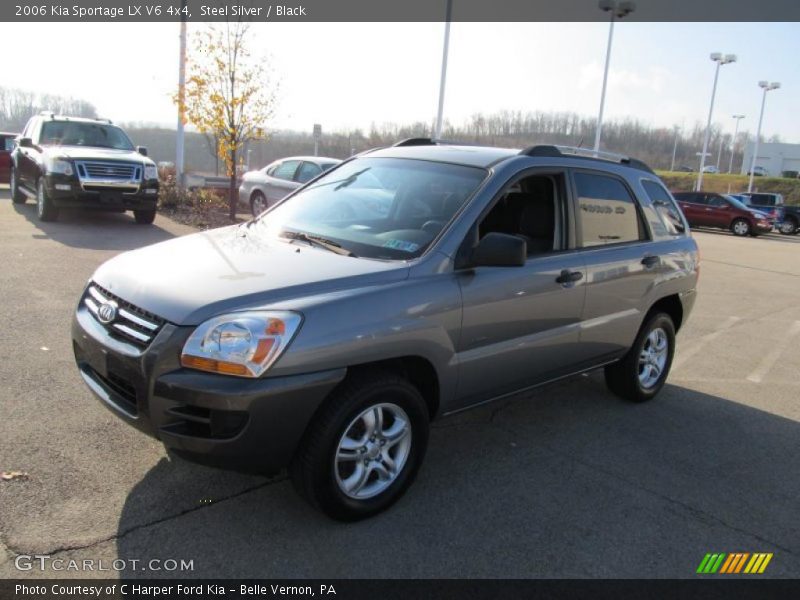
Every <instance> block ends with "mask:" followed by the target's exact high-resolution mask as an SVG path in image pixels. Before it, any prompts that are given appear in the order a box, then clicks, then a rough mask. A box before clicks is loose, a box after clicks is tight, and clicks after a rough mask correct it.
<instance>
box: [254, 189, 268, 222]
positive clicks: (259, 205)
mask: <svg viewBox="0 0 800 600" xmlns="http://www.w3.org/2000/svg"><path fill="white" fill-rule="evenodd" d="M267 208H269V204H268V203H267V197H266V196H265V195H264V194H262V193H261V192H259V191H255V192H253V195H252V196H250V212H252V213H253V216H254V217H257V216H258V215H260V214H261V213H262V212H264V211H265V210H267Z"/></svg>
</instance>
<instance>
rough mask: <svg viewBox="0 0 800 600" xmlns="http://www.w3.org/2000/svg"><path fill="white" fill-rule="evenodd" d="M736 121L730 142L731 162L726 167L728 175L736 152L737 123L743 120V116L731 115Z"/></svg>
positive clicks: (731, 169) (731, 171)
mask: <svg viewBox="0 0 800 600" xmlns="http://www.w3.org/2000/svg"><path fill="white" fill-rule="evenodd" d="M733 118H734V119H736V126H735V127H734V128H733V139H732V140H731V162H730V164H729V165H728V173H733V154H734V153H735V152H736V136H737V135H739V122H740V121H741V120H742V119H744V115H733Z"/></svg>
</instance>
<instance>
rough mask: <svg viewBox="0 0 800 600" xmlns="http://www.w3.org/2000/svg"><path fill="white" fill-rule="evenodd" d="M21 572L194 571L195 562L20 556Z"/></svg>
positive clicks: (152, 559)
mask: <svg viewBox="0 0 800 600" xmlns="http://www.w3.org/2000/svg"><path fill="white" fill-rule="evenodd" d="M14 566H15V567H16V568H17V570H19V571H194V560H183V559H179V560H176V559H174V558H151V559H146V560H145V559H140V558H117V559H115V560H112V561H108V560H102V559H99V560H94V559H83V560H74V559H69V560H67V559H63V558H52V557H51V556H49V555H47V554H34V555H29V554H20V555H19V556H17V557H16V558H15V559H14Z"/></svg>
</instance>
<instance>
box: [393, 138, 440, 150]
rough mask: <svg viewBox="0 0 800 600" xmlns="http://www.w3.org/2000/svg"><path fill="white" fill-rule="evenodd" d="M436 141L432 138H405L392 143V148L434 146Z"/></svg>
mask: <svg viewBox="0 0 800 600" xmlns="http://www.w3.org/2000/svg"><path fill="white" fill-rule="evenodd" d="M436 143H437V142H436V140H434V139H433V138H423V137H418V138H406V139H404V140H400V141H399V142H396V143H394V144H392V148H398V147H400V146H435V145H436Z"/></svg>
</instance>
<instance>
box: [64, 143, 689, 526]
mask: <svg viewBox="0 0 800 600" xmlns="http://www.w3.org/2000/svg"><path fill="white" fill-rule="evenodd" d="M568 152H575V153H579V152H585V150H579V149H563V148H557V147H554V146H535V147H531V148H528V149H526V150H523V151H521V152H520V151H517V150H509V149H501V148H484V147H475V146H459V145H452V144H440V143H437V142H434V141H432V140H429V139H412V140H406V141H404V142H400V143H398V144H396V145H395V146H393V147H390V148H384V149H379V150H375V151H372V152H368V153H363V154H360V155H359V156H357V157H354V158H352V159H350V160H348V161H346V162H345V163H343V164H340V165H338V166H337V167H334V168H332V170H331V171H329V172H328V173H325V174H323V175H322V176H321V177H319V178H318V179H316V180H315V181H314V182H312V183H310V184H309V185H307V186H305V187H303V188H302V189H300V190H298V191H297V192H295V193H294V194H293V195H291V196H289V197H288V198H286V199H285V200H284V201H282V202H280V203H278V204H277V205H275V206H273V207H272V208H270V209H268V210H267V211H266V212H264V213H262V214H261V215H260V216H259V217H256V218H255V219H253V220H251V221H249V222H247V223H243V224H240V225H236V226H230V227H225V228H221V229H216V230H212V231H208V232H203V233H197V234H194V235H189V236H186V237H181V238H176V239H173V240H169V241H167V242H163V243H160V244H157V245H154V246H149V247H146V248H140V249H137V250H133V251H131V252H126V253H123V254H120V255H117V256H116V257H115V258H113V259H111V260H110V261H108V262H106V263H105V264H104V265H102V266H101V267H100V268H99V269H98V270H97V271H96V272H95V273H94V275H93V276H92V278H91V280H90V281H89V283H88V285H87V287H86V289H85V291H84V293H83V295H82V297H81V299H80V302H79V305H78V308H77V311H76V313H75V316H74V320H73V325H72V340H73V348H74V351H75V359H76V362H77V367H78V369H79V372H80V374H81V375H82V377H83V379H84V381H85V382H86V384H87V386H88V387H89V388H90V390H91V391H92V392H93V393H94V394H95V396H97V398H99V400H100V401H101V402H102V403H103V404H104V405H105V406H106V407H107V408H109V409H110V410H111V411H112V412H113V413H115V414H116V415H117V416H118V417H120V418H121V419H123V420H125V421H126V422H128V423H129V424H130V425H132V426H133V427H136V428H138V429H140V430H142V431H144V432H146V433H147V434H149V435H151V436H153V437H155V438H157V439H159V440H161V441H162V442H163V443H164V445H165V446H167V447H168V448H170V449H171V451H172V452H173V453H175V454H177V455H181V456H184V457H186V458H188V459H190V460H194V461H199V462H202V463H206V464H213V465H217V466H226V467H230V468H236V469H244V470H257V471H267V472H271V471H275V470H278V469H281V468H283V467H286V466H288V467H289V471H290V474H291V478H292V481H293V483H294V485H295V487H296V488H297V490H298V491H299V492H300V493H301V494H302V495H303V496H304V497H306V498H307V499H308V500H310V502H311V503H312V504H313V505H314V506H316V507H318V508H320V509H322V510H323V511H324V512H325V513H327V514H328V515H330V516H332V517H334V518H337V519H341V520H355V519H360V518H363V517H367V516H370V515H373V514H375V513H377V512H379V511H381V510H383V509H385V508H387V507H388V506H389V505H391V504H392V503H393V502H394V501H395V500H397V499H398V498H399V497H400V496H401V494H403V492H404V491H405V490H406V489H407V488H408V487H409V485H410V484H411V482H412V481H413V479H414V477H415V476H416V474H417V471H418V470H419V468H420V465H421V463H422V460H423V457H424V455H425V449H426V446H427V443H428V431H429V429H428V427H429V422H430V421H431V420H432V419H435V418H437V417H440V416H443V415H448V414H452V413H455V412H458V411H461V410H464V409H467V408H469V407H473V406H477V405H480V404H483V403H485V402H487V401H490V400H493V399H498V398H505V397H507V396H509V395H510V394H512V393H515V392H519V391H521V390H527V389H530V388H532V387H534V386H537V385H541V384H543V383H546V382H549V381H553V380H555V379H559V378H562V377H565V376H568V375H571V374H576V373H582V372H586V371H589V370H592V369H597V368H600V367H604V368H605V378H606V382H607V384H608V386H609V388H610V389H611V390H612V391H613V392H614V393H616V394H617V395H619V396H621V397H622V398H625V399H627V400H631V401H634V402H641V401H646V400H650V399H652V398H653V397H654V396H656V394H657V393H658V392H659V390H660V389H661V387H662V386H663V385H664V382H665V380H666V378H667V374H668V373H669V370H670V365H671V364H672V357H673V353H674V351H675V332H676V331H677V330H678V329H679V328H680V327H681V326H682V325H683V324H684V323H685V322H686V319H687V317H688V316H689V313H690V311H691V309H692V306H693V305H694V302H695V296H696V293H695V288H696V282H697V273H698V256H697V245H696V244H695V241H694V240H693V239H692V237H691V236H690V235H689V230H688V226H687V224H686V221H685V219H684V218H683V216H682V215H681V212H680V210H679V208H678V207H677V205H676V204H675V201H674V200H673V198H672V196H671V195H670V194H669V192H668V191H667V190H666V188H665V187H664V186H663V184H662V182H661V180H660V179H659V178H658V176H656V175H655V174H654V173H653V172H652V171H651V170H650V169H649V168H648V167H647V166H646V165H645V164H644V163H641V162H639V161H636V160H633V159H628V158H624V157H620V158H617V159H614V160H611V159H610V158H609V159H600V158H590V157H587V156H580V155H578V154H569V153H568ZM589 152H591V151H589ZM603 156H608V155H605V154H604V155H603ZM362 178H368V179H369V180H370V182H371V183H369V184H368V185H366V186H365V187H364V188H362V189H376V188H372V187H370V186H373V185H375V183H374V182H379V185H380V186H381V187H380V189H378V190H377V191H380V192H381V196H382V197H381V198H380V199H379V200H378V206H380V205H383V202H384V198H391V202H390V205H389V207H388V210H387V211H383V210H376V212H375V213H364V214H359V215H358V216H356V217H343V216H342V214H341V213H340V212H338V211H336V210H333V211H331V212H330V213H327V212H326V211H328V210H330V209H331V207H336V206H337V205H338V204H339V203H340V202H341V201H342V200H345V201H349V200H351V199H352V194H351V192H350V190H351V189H352V188H353V186H357V185H358V184H359V182H360V180H361V179H362ZM326 214H327V216H324V217H323V216H321V215H326ZM223 256H224V260H221V259H220V257H223ZM609 410H613V409H609ZM120 450H121V451H122V449H120ZM474 476H476V477H479V476H480V474H475V475H474Z"/></svg>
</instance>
